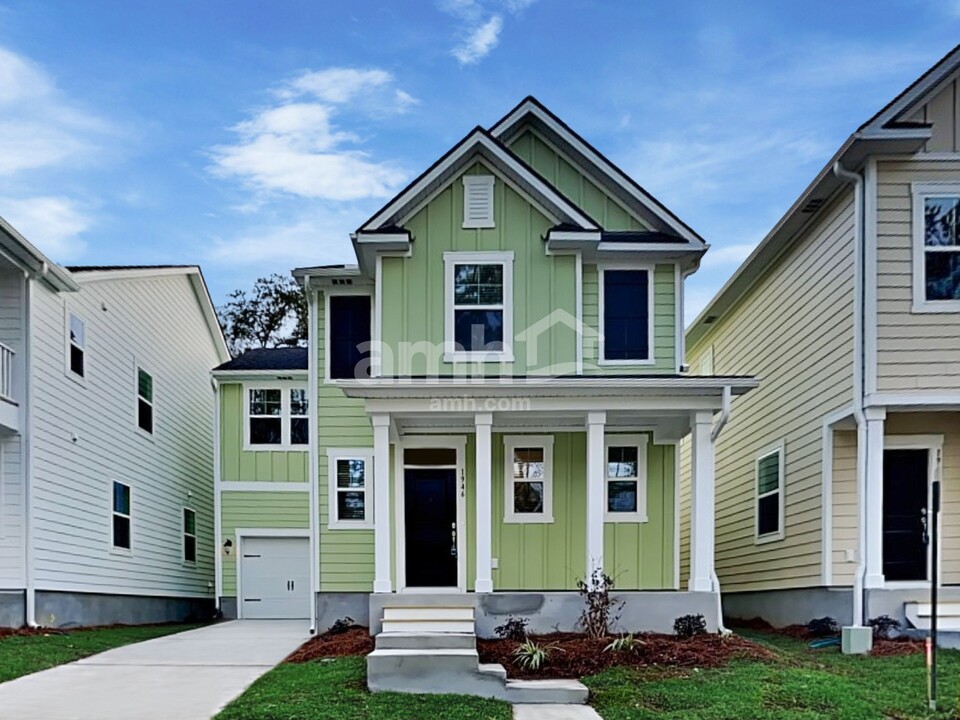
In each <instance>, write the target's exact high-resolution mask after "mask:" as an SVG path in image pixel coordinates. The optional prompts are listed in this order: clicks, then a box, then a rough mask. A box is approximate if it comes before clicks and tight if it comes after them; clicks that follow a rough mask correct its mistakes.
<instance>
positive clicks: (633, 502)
mask: <svg viewBox="0 0 960 720" xmlns="http://www.w3.org/2000/svg"><path fill="white" fill-rule="evenodd" d="M606 456H607V462H606V472H605V475H606V478H605V482H604V495H605V501H604V508H605V513H604V514H605V515H606V520H607V522H646V521H647V436H646V435H610V436H608V437H607V441H606Z"/></svg>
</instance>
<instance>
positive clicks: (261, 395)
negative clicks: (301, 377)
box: [250, 390, 283, 415]
mask: <svg viewBox="0 0 960 720" xmlns="http://www.w3.org/2000/svg"><path fill="white" fill-rule="evenodd" d="M282 412H283V399H282V396H281V394H280V390H251V391H250V414H251V415H280V414H281V413H282Z"/></svg>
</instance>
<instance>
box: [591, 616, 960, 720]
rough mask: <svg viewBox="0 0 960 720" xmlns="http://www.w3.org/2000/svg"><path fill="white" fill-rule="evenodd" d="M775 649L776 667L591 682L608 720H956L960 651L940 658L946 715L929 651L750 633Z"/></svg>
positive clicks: (611, 676)
mask: <svg viewBox="0 0 960 720" xmlns="http://www.w3.org/2000/svg"><path fill="white" fill-rule="evenodd" d="M743 634H744V635H747V636H748V637H750V638H751V639H754V640H757V641H759V642H762V643H763V644H765V645H767V646H769V647H771V648H773V649H775V650H776V651H777V653H778V654H779V656H780V658H779V660H778V661H776V662H773V663H763V662H745V661H744V662H736V663H734V664H732V665H729V666H727V667H725V668H720V669H717V670H702V671H684V672H677V673H665V672H664V671H653V670H646V671H639V672H631V671H629V670H625V669H622V668H618V669H615V670H610V671H607V672H604V673H601V674H600V675H597V676H594V677H591V678H587V679H586V680H585V682H586V684H587V685H589V686H590V698H591V700H590V702H591V704H592V705H593V706H594V707H595V708H596V709H597V712H599V713H600V714H601V715H602V716H603V717H604V718H605V720H627V719H628V718H629V719H630V720H645V719H646V718H651V719H652V718H657V719H662V720H671V719H672V720H680V719H681V718H682V719H683V720H725V719H727V718H730V719H733V718H736V720H773V719H776V720H814V719H818V720H819V719H820V718H822V719H823V720H827V719H829V720H870V719H871V718H877V719H878V720H882V719H884V718H892V719H895V720H919V719H920V718H938V719H943V720H947V719H948V718H955V717H957V715H956V713H955V712H954V710H955V709H956V703H957V685H958V683H960V652H955V651H942V652H941V653H940V659H941V663H940V668H941V674H940V677H941V682H940V684H939V687H940V705H939V706H940V708H941V712H939V713H930V712H929V711H928V710H927V709H926V707H927V705H926V673H925V668H924V657H923V655H922V654H918V655H909V656H904V657H859V656H845V655H841V654H840V652H839V650H837V649H826V650H810V649H809V648H807V646H806V644H805V643H802V642H799V641H796V640H792V639H789V638H785V637H782V636H773V635H766V634H757V633H743Z"/></svg>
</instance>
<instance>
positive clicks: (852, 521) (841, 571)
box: [830, 430, 859, 586]
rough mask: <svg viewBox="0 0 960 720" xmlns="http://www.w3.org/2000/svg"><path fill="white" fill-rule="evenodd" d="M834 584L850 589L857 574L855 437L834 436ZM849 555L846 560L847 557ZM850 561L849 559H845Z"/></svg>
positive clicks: (844, 433) (841, 433) (848, 433)
mask: <svg viewBox="0 0 960 720" xmlns="http://www.w3.org/2000/svg"><path fill="white" fill-rule="evenodd" d="M831 491H832V499H833V530H832V532H833V547H832V549H831V553H830V557H831V559H832V563H833V584H834V585H844V586H849V585H853V580H854V576H855V575H856V572H857V556H856V552H857V545H858V544H859V543H858V541H857V535H858V532H857V526H858V522H857V433H856V431H846V430H838V431H835V432H834V433H833V483H832V486H831ZM848 552H849V553H852V554H851V555H849V556H848V554H847V553H848ZM848 558H852V559H848Z"/></svg>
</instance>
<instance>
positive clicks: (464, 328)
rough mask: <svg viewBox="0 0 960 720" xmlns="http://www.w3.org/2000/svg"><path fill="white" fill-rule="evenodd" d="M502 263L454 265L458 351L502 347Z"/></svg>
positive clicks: (488, 349) (496, 349)
mask: <svg viewBox="0 0 960 720" xmlns="http://www.w3.org/2000/svg"><path fill="white" fill-rule="evenodd" d="M503 309H504V308H503V264H502V263H495V264H494V263H485V264H479V263H471V264H469V265H467V264H464V265H459V264H458V265H454V266H453V328H454V330H453V334H454V342H455V343H456V349H457V351H458V352H464V351H465V352H484V351H492V352H500V351H502V350H503Z"/></svg>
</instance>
